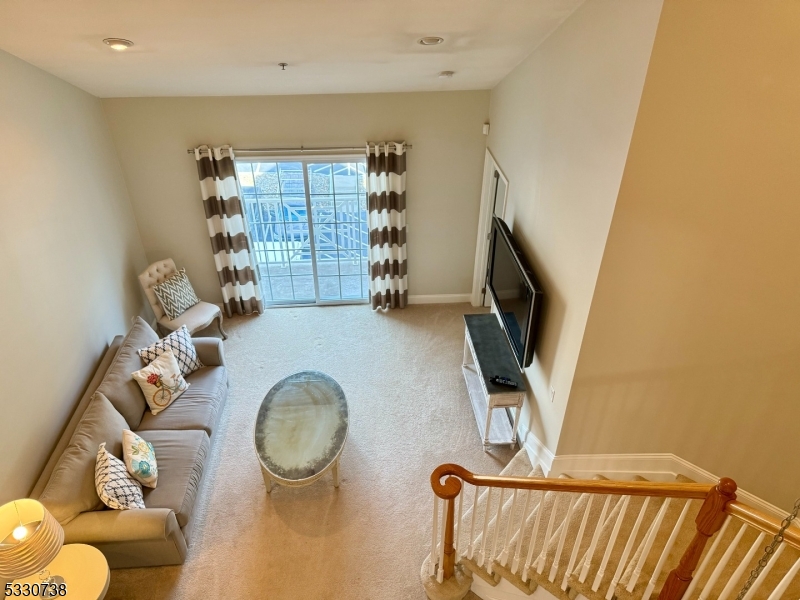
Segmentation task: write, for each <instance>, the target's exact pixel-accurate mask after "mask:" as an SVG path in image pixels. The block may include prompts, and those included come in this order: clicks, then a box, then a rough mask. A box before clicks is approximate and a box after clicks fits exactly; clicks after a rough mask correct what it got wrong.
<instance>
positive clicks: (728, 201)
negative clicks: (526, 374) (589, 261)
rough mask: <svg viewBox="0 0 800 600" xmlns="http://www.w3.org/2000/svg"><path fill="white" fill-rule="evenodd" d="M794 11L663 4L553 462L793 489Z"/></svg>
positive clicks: (797, 367) (796, 355) (798, 65)
mask: <svg viewBox="0 0 800 600" xmlns="http://www.w3.org/2000/svg"><path fill="white" fill-rule="evenodd" d="M798 32H800V4H798V3H797V2H761V3H759V2H745V1H737V2H729V1H727V0H716V1H711V2H695V1H693V0H666V1H665V3H664V10H663V14H662V17H661V22H660V24H659V27H658V34H657V36H656V41H655V46H654V49H653V56H652V60H651V63H650V68H649V70H648V75H647V82H646V84H645V88H644V93H643V96H642V102H641V106H640V109H639V116H638V118H637V121H636V127H635V130H634V134H633V139H632V142H631V150H630V155H629V157H628V162H627V166H626V168H625V173H624V177H623V180H622V187H621V190H620V194H619V199H618V200H617V206H616V211H615V213H614V221H613V223H612V225H611V230H610V233H609V238H608V243H607V248H606V253H605V256H604V257H603V264H602V267H601V270H600V275H599V279H598V282H597V290H596V292H595V298H594V301H593V303H592V308H591V312H590V315H589V320H588V324H587V327H586V335H585V341H584V345H583V348H582V350H581V355H580V361H579V363H578V369H577V372H576V375H575V383H574V385H573V393H572V396H571V398H570V401H569V409H568V412H567V417H566V420H565V423H564V432H563V433H562V437H561V442H560V443H559V446H558V451H559V453H565V454H573V453H594V452H599V453H629V452H634V453H638V452H673V453H675V454H678V455H679V456H681V457H683V458H685V459H687V460H690V461H692V462H694V463H696V464H698V465H700V466H702V467H704V468H705V469H707V470H709V471H711V472H713V473H715V474H717V475H721V476H722V475H727V476H730V477H733V478H734V479H736V481H737V482H738V483H739V484H740V486H742V487H743V488H745V489H747V490H748V491H750V492H753V493H755V494H757V495H759V496H761V497H763V498H765V499H766V500H769V501H772V502H774V503H776V504H778V505H779V506H783V507H785V508H786V507H790V506H791V505H792V500H793V499H794V498H795V497H796V496H797V495H798V494H799V493H800V475H798V472H800V471H798V468H797V467H796V466H795V461H796V459H797V457H798V456H800V436H798V435H797V424H798V422H799V421H798V416H800V235H798V224H799V223H800V167H799V166H798V165H800V110H799V109H798V107H800V85H798V74H800V36H798Z"/></svg>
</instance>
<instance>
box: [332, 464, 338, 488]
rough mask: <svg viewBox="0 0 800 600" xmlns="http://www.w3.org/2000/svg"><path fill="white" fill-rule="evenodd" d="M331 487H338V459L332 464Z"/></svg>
mask: <svg viewBox="0 0 800 600" xmlns="http://www.w3.org/2000/svg"><path fill="white" fill-rule="evenodd" d="M331 470H332V471H333V487H335V488H338V487H339V459H338V458H337V459H336V462H334V463H333V468H332V469H331Z"/></svg>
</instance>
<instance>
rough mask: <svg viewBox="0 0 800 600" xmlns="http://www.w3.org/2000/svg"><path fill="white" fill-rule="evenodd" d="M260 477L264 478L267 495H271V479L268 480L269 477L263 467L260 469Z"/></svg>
mask: <svg viewBox="0 0 800 600" xmlns="http://www.w3.org/2000/svg"><path fill="white" fill-rule="evenodd" d="M261 475H262V477H264V485H265V486H267V493H268V494H271V493H272V479H271V478H270V476H269V475H267V472H266V471H265V470H264V468H263V467H262V468H261Z"/></svg>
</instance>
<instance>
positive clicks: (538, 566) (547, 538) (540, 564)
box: [536, 494, 561, 575]
mask: <svg viewBox="0 0 800 600" xmlns="http://www.w3.org/2000/svg"><path fill="white" fill-rule="evenodd" d="M559 500H561V494H556V499H555V500H554V501H553V507H552V508H551V509H550V518H549V519H548V520H547V533H545V534H544V540H542V551H541V553H539V560H537V561H536V572H537V573H539V575H541V574H542V571H543V570H544V563H545V561H546V560H547V549H548V548H549V547H550V536H551V535H553V523H554V522H555V520H556V509H557V508H558V501H559Z"/></svg>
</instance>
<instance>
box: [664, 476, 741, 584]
mask: <svg viewBox="0 0 800 600" xmlns="http://www.w3.org/2000/svg"><path fill="white" fill-rule="evenodd" d="M734 500H736V482H735V481H734V480H733V479H729V478H728V477H723V478H722V479H720V480H719V483H718V484H717V486H716V487H714V488H713V489H712V490H711V491H709V492H708V495H707V496H706V499H705V501H704V502H703V506H701V507H700V512H699V513H698V514H697V518H696V519H695V521H694V522H695V524H696V526H697V532H696V533H695V535H694V539H692V541H691V543H690V544H689V546H688V547H687V548H686V551H685V552H684V553H683V556H681V561H680V563H679V564H678V566H677V567H675V568H674V569H673V570H672V571H670V574H669V575H668V576H667V580H666V581H665V582H664V587H663V588H661V593H660V594H659V595H658V600H681V598H682V597H683V595H684V594H685V593H686V590H687V588H688V587H689V584H690V583H691V582H692V574H693V573H694V570H695V569H696V568H697V563H698V562H700V556H701V555H702V554H703V549H704V548H705V546H706V542H708V540H709V538H710V537H711V536H712V535H714V534H715V533H716V532H717V531H719V530H720V528H721V527H722V524H723V523H724V522H725V507H726V506H727V505H728V503H729V502H732V501H734Z"/></svg>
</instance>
